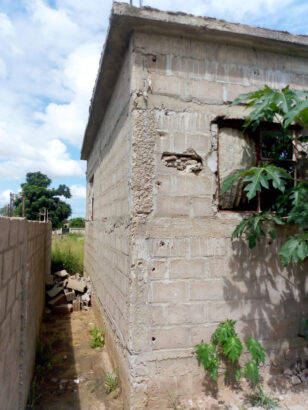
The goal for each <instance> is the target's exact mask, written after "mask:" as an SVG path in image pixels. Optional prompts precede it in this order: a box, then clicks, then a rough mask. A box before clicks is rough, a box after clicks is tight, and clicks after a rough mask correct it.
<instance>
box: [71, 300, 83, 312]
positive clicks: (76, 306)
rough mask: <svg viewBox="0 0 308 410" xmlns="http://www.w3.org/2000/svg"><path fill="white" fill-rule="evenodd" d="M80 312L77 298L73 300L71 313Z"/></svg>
mask: <svg viewBox="0 0 308 410" xmlns="http://www.w3.org/2000/svg"><path fill="white" fill-rule="evenodd" d="M80 310H81V306H80V299H79V298H77V299H75V300H73V311H74V312H79V311H80Z"/></svg>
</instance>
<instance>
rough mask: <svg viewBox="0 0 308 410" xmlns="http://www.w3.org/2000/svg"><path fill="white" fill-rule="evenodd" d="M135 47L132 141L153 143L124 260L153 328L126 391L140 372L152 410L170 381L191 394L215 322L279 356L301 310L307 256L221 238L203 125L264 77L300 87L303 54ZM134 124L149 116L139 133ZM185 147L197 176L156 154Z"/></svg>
mask: <svg viewBox="0 0 308 410" xmlns="http://www.w3.org/2000/svg"><path fill="white" fill-rule="evenodd" d="M134 56H135V64H134V73H135V76H136V78H135V79H134V83H135V84H138V87H139V89H141V90H144V87H145V86H146V84H151V89H150V90H149V92H148V95H147V99H146V101H144V98H143V96H140V97H138V89H136V90H133V91H135V95H136V96H137V97H136V98H135V107H136V106H137V108H135V109H134V113H133V115H132V118H133V119H134V122H133V138H137V137H138V139H142V138H144V139H146V138H147V144H148V145H151V143H152V145H153V146H154V149H153V150H152V151H150V150H149V151H148V153H149V155H151V161H150V160H149V159H148V161H150V165H149V167H150V168H151V169H153V168H154V172H153V175H154V178H153V179H152V181H153V183H152V186H151V187H149V189H148V194H149V198H150V199H149V200H150V201H151V204H150V205H149V208H150V209H151V210H152V211H151V214H150V215H148V216H147V217H146V219H143V220H142V221H141V223H139V224H138V226H137V228H136V231H135V233H134V235H135V239H134V240H135V242H136V243H142V244H143V246H140V245H139V246H138V247H137V251H136V252H135V260H134V259H133V260H132V264H133V265H135V266H136V265H137V264H136V262H137V261H138V266H139V270H140V271H142V275H141V276H142V277H143V280H144V282H143V284H142V286H143V287H145V288H146V291H144V300H143V303H144V309H143V312H142V319H141V318H139V321H140V322H141V323H142V322H143V323H145V322H146V321H148V320H150V323H151V325H150V326H149V329H148V332H147V333H146V334H145V335H144V340H143V341H142V346H143V351H142V352H140V355H139V356H138V359H137V361H136V364H137V363H138V364H139V367H140V369H141V371H140V370H139V368H138V367H137V366H136V368H135V370H136V371H135V381H136V382H138V380H140V381H141V380H143V382H141V383H140V384H139V386H138V383H136V384H135V388H136V392H135V393H136V396H137V397H138V391H140V390H141V389H144V385H142V384H143V383H144V379H145V378H146V377H148V382H147V387H146V393H145V395H144V401H143V403H141V404H140V403H138V404H135V406H140V407H134V406H133V407H134V408H143V406H144V407H145V406H148V408H151V409H154V408H157V409H158V408H161V406H162V405H166V404H167V397H168V391H170V389H171V388H172V389H173V391H175V392H176V393H177V394H178V395H180V396H181V395H186V397H192V396H193V395H196V394H200V392H201V391H202V389H203V387H202V386H203V382H204V372H203V370H202V369H200V367H198V365H197V363H196V359H195V357H192V346H194V345H195V344H197V343H199V342H200V341H201V340H202V339H205V340H209V337H210V335H211V334H212V332H213V331H214V329H215V328H216V326H217V324H218V323H219V322H220V321H223V320H227V319H228V318H232V319H234V320H237V321H238V323H237V329H238V331H239V333H240V335H241V336H243V337H248V336H249V335H253V336H255V337H257V338H258V339H259V340H261V341H262V342H263V344H264V345H265V346H266V347H267V351H268V353H269V354H272V356H276V357H277V356H278V355H279V354H281V352H282V351H283V349H285V348H286V346H288V345H289V344H290V343H291V344H292V342H295V339H296V336H297V333H298V330H299V325H300V321H301V320H302V318H303V317H305V315H307V313H308V299H307V293H306V291H305V290H306V289H307V286H308V281H307V275H306V273H305V272H306V271H307V264H306V266H301V267H298V268H296V267H294V266H292V267H291V268H289V269H282V267H281V264H280V262H279V258H278V257H277V253H278V249H279V245H281V243H282V238H281V239H280V240H278V241H277V242H274V243H270V241H269V243H267V244H263V245H260V246H258V247H257V249H255V250H254V251H250V250H249V249H248V247H247V245H246V244H245V243H242V242H240V241H238V242H234V243H232V242H231V234H232V232H233V230H234V228H235V226H236V225H237V223H238V222H239V221H240V220H241V216H240V215H239V214H236V213H222V212H218V209H217V205H218V204H217V190H218V181H217V165H218V164H217V140H218V130H217V126H215V125H213V124H212V123H211V122H212V121H213V120H214V118H215V117H218V116H220V115H226V116H227V117H229V118H230V117H231V118H242V117H243V112H242V108H238V107H235V108H230V107H228V106H227V105H226V103H229V102H232V101H233V99H234V98H235V97H237V96H238V95H239V94H240V93H244V92H245V93H246V92H249V91H253V90H255V89H257V88H262V87H263V85H264V84H265V83H267V84H268V85H270V86H272V87H275V88H281V87H283V86H285V85H287V84H290V86H291V87H293V88H298V87H304V88H307V87H308V70H307V65H306V64H307V62H308V61H307V59H306V58H293V59H292V62H291V60H290V58H289V56H284V55H278V54H277V55H274V56H273V54H271V53H269V52H266V51H261V50H258V51H255V50H254V49H253V48H252V47H251V48H245V49H243V48H242V47H235V46H230V45H227V44H219V43H211V42H200V41H198V40H192V39H185V37H184V38H183V37H180V36H179V37H168V36H163V35H161V36H160V35H153V34H146V33H140V34H139V33H136V34H135V37H134ZM149 117H150V118H151V119H152V121H151V122H149V121H148V118H149ZM140 121H147V124H148V127H147V129H146V131H145V132H144V133H143V135H142V137H140V135H139V128H140V127H139V123H140ZM150 137H152V140H151V141H149V138H150ZM188 148H193V149H194V150H195V151H196V152H197V154H199V155H200V156H201V157H202V159H203V169H202V170H201V172H200V173H198V174H194V173H187V172H183V171H178V170H177V169H176V168H173V167H166V166H165V165H164V163H163V161H162V156H163V154H164V153H165V152H171V153H172V152H175V153H182V152H183V151H185V150H187V149H188ZM215 162H216V163H215ZM133 175H134V168H133ZM133 194H134V193H133ZM136 195H138V193H136ZM139 218H140V214H139ZM285 234H286V232H281V236H282V237H283V236H284V235H285ZM141 267H142V269H141ZM149 318H150V319H149ZM292 338H293V341H292V340H290V339H292ZM145 369H147V370H146V373H147V376H145V375H144V371H145ZM184 391H185V393H184ZM162 396H164V397H165V402H162Z"/></svg>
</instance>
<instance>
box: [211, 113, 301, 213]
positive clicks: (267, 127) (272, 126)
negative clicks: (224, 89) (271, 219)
mask: <svg viewBox="0 0 308 410" xmlns="http://www.w3.org/2000/svg"><path fill="white" fill-rule="evenodd" d="M243 124H244V120H231V119H230V120H223V121H220V122H218V123H217V126H218V130H217V185H218V195H217V198H218V207H217V208H218V209H217V211H218V212H220V213H236V214H260V213H261V212H262V209H261V198H260V192H259V191H258V192H257V207H256V210H246V211H245V210H237V209H221V208H220V197H221V180H220V174H219V164H220V150H219V142H220V130H221V129H222V128H233V129H236V130H238V131H242V128H243ZM289 130H290V131H291V132H292V145H293V155H292V159H283V160H281V159H277V160H276V159H273V158H263V157H262V132H263V131H281V126H280V124H276V123H266V122H264V123H261V124H260V126H259V127H258V128H257V130H256V131H255V136H254V139H255V150H256V164H255V166H259V164H260V163H261V162H269V163H276V164H277V163H282V164H294V179H295V180H296V179H297V164H298V149H297V137H298V132H299V130H300V127H299V126H291V127H289ZM293 157H294V159H293Z"/></svg>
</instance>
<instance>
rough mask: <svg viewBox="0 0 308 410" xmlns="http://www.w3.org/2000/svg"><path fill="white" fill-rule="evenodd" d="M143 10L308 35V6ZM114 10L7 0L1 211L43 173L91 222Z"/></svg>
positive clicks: (164, 2) (290, 1) (0, 42)
mask: <svg viewBox="0 0 308 410" xmlns="http://www.w3.org/2000/svg"><path fill="white" fill-rule="evenodd" d="M126 2H129V1H128V0H127V1H126ZM133 2H134V4H135V5H138V4H139V0H134V1H133ZM143 5H149V6H152V7H155V8H160V9H164V10H172V11H184V12H188V13H192V14H196V15H201V16H210V17H217V18H222V19H225V20H229V21H234V22H240V23H245V24H251V25H256V26H261V27H268V28H272V29H278V30H287V31H291V32H293V33H297V34H308V19H307V15H308V2H307V0H249V1H243V0H190V1H187V0H143ZM111 6H112V1H111V0H0V206H3V205H4V204H6V203H7V202H8V194H9V192H10V191H13V192H17V191H18V189H19V188H20V183H21V182H23V181H24V177H25V174H26V173H27V172H35V171H41V172H43V173H45V174H47V175H48V176H49V177H50V178H52V180H53V185H58V184H59V183H65V184H67V185H68V186H70V188H71V192H72V195H73V197H72V199H71V201H70V202H71V204H72V208H73V215H72V216H73V217H75V216H84V214H85V167H86V164H85V162H84V161H80V160H79V157H80V147H81V143H82V138H83V132H84V128H85V124H86V121H87V116H88V108H89V100H90V95H91V93H92V88H93V84H94V80H95V76H96V73H97V68H98V60H99V55H100V51H101V49H102V46H103V43H104V39H105V35H106V30H107V26H108V18H109V13H110V10H111Z"/></svg>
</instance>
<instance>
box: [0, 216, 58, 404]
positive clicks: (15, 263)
mask: <svg viewBox="0 0 308 410" xmlns="http://www.w3.org/2000/svg"><path fill="white" fill-rule="evenodd" d="M50 249H51V225H50V224H47V223H42V222H33V221H27V220H25V219H22V218H4V217H0V283H1V288H0V289H1V290H0V292H1V294H0V303H1V306H0V352H1V355H0V380H1V383H0V403H1V404H0V407H1V406H2V407H1V408H3V409H6V410H17V409H24V408H25V405H26V401H27V396H28V391H29V387H30V383H31V380H32V372H33V366H34V360H35V348H36V338H37V336H38V332H39V328H40V323H41V318H42V314H43V309H44V295H45V274H46V273H48V272H49V271H50Z"/></svg>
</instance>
